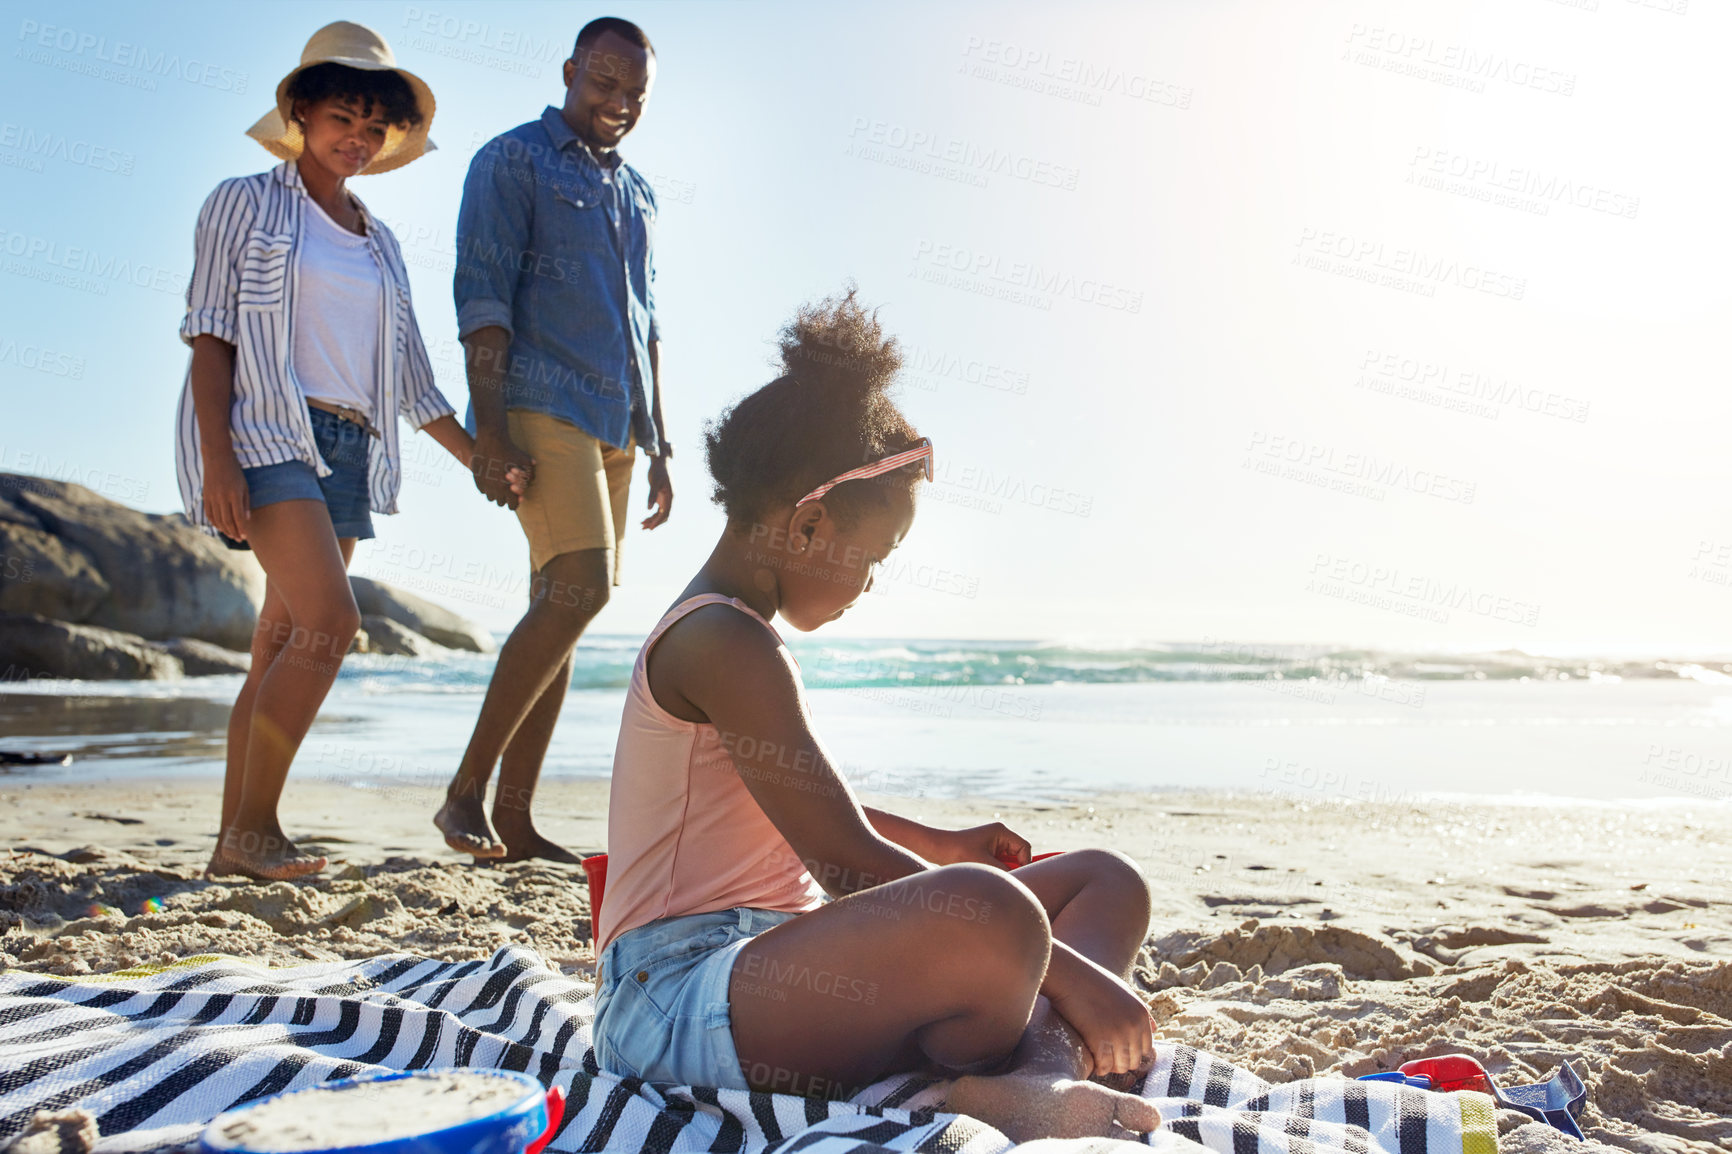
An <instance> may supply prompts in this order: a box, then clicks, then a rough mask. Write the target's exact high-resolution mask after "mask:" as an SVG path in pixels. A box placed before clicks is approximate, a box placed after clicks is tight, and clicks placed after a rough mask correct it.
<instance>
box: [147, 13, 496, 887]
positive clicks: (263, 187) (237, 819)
mask: <svg viewBox="0 0 1732 1154" xmlns="http://www.w3.org/2000/svg"><path fill="white" fill-rule="evenodd" d="M433 107H434V105H433V93H432V92H431V91H429V89H428V88H427V85H426V84H424V83H423V82H422V81H421V79H420V78H419V77H417V76H415V75H414V74H412V73H410V72H406V71H404V70H403V69H401V68H398V67H397V66H396V62H395V59H394V58H393V57H392V55H391V49H390V47H389V46H388V45H387V44H386V43H385V41H384V39H383V38H381V37H380V36H379V34H378V33H376V32H374V31H373V30H372V29H370V28H365V27H363V26H361V25H359V24H351V23H348V22H347V21H339V22H337V23H335V24H329V25H326V26H325V27H324V28H321V29H319V31H317V32H315V33H314V34H313V36H312V39H310V40H308V41H307V47H306V50H305V51H304V52H302V53H301V63H300V66H299V67H298V68H296V69H294V70H293V71H292V72H290V73H289V74H288V75H287V76H285V77H284V78H283V81H282V83H281V84H279V85H278V86H277V106H276V108H275V109H273V110H272V111H270V112H268V113H266V114H265V115H264V117H262V118H261V119H260V120H259V122H258V123H257V124H254V125H253V126H252V128H250V129H248V135H250V136H252V137H253V138H254V139H255V140H257V141H258V142H259V143H260V144H262V145H264V146H265V148H266V149H268V150H269V151H270V152H271V153H273V154H274V155H276V156H278V157H281V158H282V160H283V163H282V164H280V165H278V166H277V167H276V168H274V169H272V170H270V171H269V172H264V173H259V174H257V175H255V176H244V177H235V178H232V179H229V180H225V181H223V182H222V183H221V184H219V185H218V186H217V188H216V191H215V192H213V193H211V195H210V197H209V198H208V199H207V200H206V201H205V203H204V207H203V208H202V209H201V210H200V212H199V217H198V226H197V231H196V251H195V256H194V264H193V274H192V283H191V285H190V286H189V287H188V289H187V312H186V319H185V320H184V321H183V322H182V324H181V329H180V334H181V339H183V340H184V341H186V342H187V343H188V344H189V345H191V346H192V360H191V364H190V366H189V368H188V371H187V380H186V385H185V388H184V390H183V391H182V395H181V403H180V412H179V417H178V420H177V424H178V437H177V439H176V469H177V472H178V474H179V480H180V489H181V498H182V500H183V501H184V503H185V506H186V511H187V515H188V516H189V517H190V518H191V519H192V520H193V521H194V522H195V523H197V524H199V525H202V526H205V527H207V528H208V529H211V530H214V531H215V532H217V533H219V534H221V535H222V537H223V538H224V539H225V540H226V541H227V542H228V543H229V545H230V547H231V548H240V549H245V548H251V549H252V550H253V552H254V553H255V554H257V556H258V559H259V563H260V564H261V565H262V566H263V567H264V570H265V576H266V578H267V580H266V586H265V600H264V605H263V606H262V608H261V609H260V611H259V624H258V630H257V632H256V633H255V634H254V637H253V645H252V658H253V663H252V671H251V672H250V673H248V675H247V679H246V683H245V684H244V685H243V686H242V687H241V692H240V696H239V697H238V698H237V699H236V700H235V706H234V711H233V713H232V714H231V716H230V719H229V729H228V765H227V772H226V775H225V777H224V781H223V807H222V830H221V835H220V837H219V839H218V843H217V848H216V852H215V853H214V854H213V855H212V857H211V862H210V872H211V873H213V874H244V875H248V876H251V877H258V878H292V877H299V876H302V875H304V874H309V873H315V872H317V871H318V870H320V869H322V868H324V865H325V859H324V858H322V857H319V856H316V855H313V854H308V853H303V852H301V851H299V850H298V849H297V848H296V847H295V845H294V843H293V842H292V841H290V840H289V838H288V836H287V835H286V834H284V832H283V829H282V826H281V825H280V824H279V823H278V820H277V801H278V799H279V797H280V796H281V795H282V790H283V782H284V780H285V779H286V777H287V776H288V771H289V764H290V762H291V761H293V759H294V756H295V751H296V750H297V749H298V748H299V746H300V743H301V740H302V738H303V737H305V735H306V733H307V730H308V728H309V727H310V726H311V725H312V722H313V718H314V716H315V715H316V714H317V713H318V710H319V706H320V704H321V703H322V702H323V701H324V699H325V694H326V693H327V692H328V691H329V690H330V688H331V683H332V681H334V680H335V678H336V676H337V669H338V666H340V665H341V664H342V660H343V655H344V654H345V653H346V652H347V651H348V648H349V645H350V643H351V642H352V641H353V639H354V636H355V632H356V630H357V629H358V628H359V624H360V615H359V613H358V612H357V610H356V607H355V599H354V595H353V594H352V593H351V592H350V589H349V582H348V577H347V572H346V570H347V567H348V563H349V558H350V556H351V555H352V553H353V550H354V547H355V542H356V541H357V540H359V539H362V538H368V537H372V536H373V527H372V518H371V514H372V513H395V512H396V511H397V490H398V487H399V483H400V479H401V472H400V468H399V464H398V448H397V431H398V430H397V421H396V418H397V417H398V416H402V417H404V418H406V419H407V420H409V422H410V423H411V424H413V425H415V426H416V427H418V428H421V429H424V430H426V431H427V432H428V433H430V434H432V436H433V437H434V439H435V440H437V441H438V442H439V443H440V444H441V445H443V446H444V447H445V448H446V449H448V450H449V451H450V452H451V454H452V455H453V456H455V457H456V458H457V459H458V460H459V461H461V462H463V464H464V466H465V467H467V466H468V465H469V462H470V457H471V456H472V454H473V450H474V443H473V441H472V440H471V439H470V437H469V434H468V433H467V432H465V431H464V429H463V427H462V426H461V425H459V424H458V423H457V421H456V419H455V417H454V416H453V415H452V413H453V410H452V408H451V405H450V404H449V403H448V402H447V401H446V400H445V398H444V397H443V396H442V395H440V392H439V390H438V388H437V387H435V385H434V383H433V371H432V367H431V365H430V364H429V362H428V359H427V351H426V348H425V346H424V345H423V344H422V341H421V334H420V331H419V330H418V328H417V327H416V322H415V314H414V311H413V309H412V308H411V306H410V302H409V281H408V274H407V272H406V271H405V269H404V266H403V258H402V254H401V252H400V251H399V249H398V247H397V240H396V238H395V237H393V236H392V235H391V231H390V230H389V229H388V228H386V227H385V226H384V225H383V224H381V223H380V222H379V221H378V220H377V219H376V218H374V217H373V216H372V215H371V214H369V213H368V212H367V210H366V208H365V207H363V206H362V204H361V202H360V201H359V200H357V199H355V197H354V195H353V194H352V193H350V192H349V191H348V190H347V188H346V187H345V183H346V181H347V180H348V178H349V177H351V176H361V175H370V174H372V173H376V172H388V171H390V170H391V169H393V168H399V167H401V166H403V165H405V164H408V163H409V162H410V161H412V160H414V159H415V158H416V157H418V156H421V155H422V154H424V153H426V152H429V151H431V150H432V149H433V142H432V141H430V140H429V139H428V138H427V129H428V126H429V125H430V124H431V123H432V120H433Z"/></svg>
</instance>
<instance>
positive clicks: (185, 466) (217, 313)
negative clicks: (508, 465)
mask: <svg viewBox="0 0 1732 1154" xmlns="http://www.w3.org/2000/svg"><path fill="white" fill-rule="evenodd" d="M307 199H308V196H307V190H306V186H305V185H304V184H303V183H302V182H301V172H300V169H299V168H298V167H297V166H296V165H295V163H294V162H293V161H285V162H284V163H282V164H280V165H278V166H277V167H276V168H273V169H271V170H270V171H269V172H261V173H258V174H257V175H254V176H239V177H234V178H233V179H230V180H225V181H223V182H222V183H221V184H219V185H217V187H216V191H215V192H213V193H211V194H210V196H209V198H208V199H206V200H205V202H204V207H203V208H202V209H200V210H199V214H198V228H197V232H196V234H195V237H196V248H195V252H194V255H193V268H192V283H191V284H189V285H188V286H187V290H186V319H185V320H183V321H182V322H181V326H180V337H181V340H183V341H185V342H186V343H187V344H189V345H190V344H192V342H193V338H194V337H196V336H199V335H200V334H209V335H210V336H213V337H217V338H218V339H220V340H223V341H227V342H228V343H229V344H231V345H233V346H234V347H235V380H234V401H233V404H232V405H231V406H230V408H229V433H230V436H231V438H232V439H233V442H234V448H235V456H236V457H237V458H238V459H239V461H240V464H241V467H242V468H244V469H251V468H256V467H258V466H260V465H275V464H279V463H281V462H284V461H305V462H306V463H307V464H309V465H311V466H312V467H313V468H314V470H316V471H317V472H318V475H319V476H321V477H324V476H329V475H330V472H331V469H330V466H329V465H327V464H325V461H324V458H322V457H321V456H320V455H319V450H318V446H317V445H316V444H315V443H314V441H313V424H312V419H311V418H310V417H309V416H308V415H307V400H306V397H305V396H304V395H303V394H302V392H301V386H300V384H299V382H297V381H296V380H295V376H294V372H293V370H292V368H291V366H290V355H289V354H290V349H291V348H292V346H293V336H294V329H293V325H294V318H295V293H296V290H297V287H298V281H299V278H298V276H297V273H298V271H299V268H300V256H301V246H302V238H303V235H304V234H303V231H302V223H303V221H304V219H305V215H306V213H307V211H308V209H307ZM357 204H359V202H358V201H357ZM361 216H362V218H363V219H364V220H365V221H366V226H367V247H368V249H369V251H371V253H372V254H373V259H374V260H375V261H377V262H378V264H379V268H380V270H381V273H382V275H383V280H384V292H383V293H381V294H380V300H381V302H382V305H381V310H380V316H379V325H380V335H381V338H382V339H381V340H380V341H379V366H378V371H377V372H376V373H375V374H374V382H375V383H374V388H375V389H376V390H377V394H376V396H375V398H374V405H373V411H374V412H375V413H376V414H378V417H377V418H376V419H377V421H378V424H379V431H380V437H379V439H378V440H377V441H376V442H375V443H374V444H373V446H372V452H371V453H370V460H369V461H368V496H369V498H370V504H371V505H372V508H373V511H374V512H375V513H395V512H396V511H397V490H398V488H399V487H400V486H401V484H402V470H401V466H400V465H399V463H398V450H397V431H398V424H397V422H396V421H395V420H392V419H391V414H393V413H400V414H402V416H404V417H406V418H407V419H408V420H409V421H410V423H411V424H413V425H414V426H415V427H416V428H420V427H421V426H423V425H425V424H427V423H428V422H429V421H433V420H437V419H438V418H439V417H443V416H446V415H448V414H451V413H453V412H454V411H455V410H453V409H452V407H451V404H450V402H449V401H447V400H446V399H445V397H444V395H443V394H441V393H440V392H439V388H438V386H436V385H435V384H434V383H433V366H432V364H431V363H430V362H429V361H428V359H427V347H426V346H425V345H424V344H423V343H422V341H421V330H420V328H419V327H418V326H417V325H416V322H415V310H414V308H413V307H412V306H411V305H410V303H409V274H408V271H407V270H406V269H405V268H404V266H403V254H402V252H401V250H400V249H399V248H398V247H397V238H396V237H395V236H392V235H391V230H390V229H388V228H386V227H385V226H384V225H383V224H381V223H380V222H379V220H378V219H377V218H376V217H374V216H373V215H372V214H370V213H369V212H367V210H366V209H365V208H364V207H363V208H361ZM175 424H176V429H177V434H178V435H177V436H176V438H175V471H176V473H177V474H178V475H179V479H180V496H181V501H182V502H183V503H184V504H185V506H186V513H187V516H188V517H189V518H191V519H192V521H193V523H194V524H197V525H201V526H204V527H206V528H210V521H209V519H208V518H206V516H205V512H204V459H203V457H202V456H201V455H200V453H199V439H198V415H197V413H196V412H195V410H194V407H193V400H192V365H191V363H190V361H189V362H188V365H187V376H186V384H185V385H184V387H183V388H182V390H181V398H180V412H179V415H178V416H177V418H176V422H175Z"/></svg>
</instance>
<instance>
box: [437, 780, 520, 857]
mask: <svg viewBox="0 0 1732 1154" xmlns="http://www.w3.org/2000/svg"><path fill="white" fill-rule="evenodd" d="M433 824H434V825H436V826H438V827H439V832H440V833H442V834H444V835H445V844H446V845H448V846H450V847H451V848H452V849H454V850H456V851H457V852H458V853H466V854H473V855H474V856H476V857H478V858H496V857H504V856H505V854H506V848H505V843H504V842H502V841H500V840H499V837H498V835H497V834H495V833H494V832H493V826H491V825H490V824H488V821H487V811H486V810H485V809H483V808H482V805H481V802H480V800H479V799H476V798H464V797H452V796H449V795H447V797H446V798H445V804H444V805H442V806H440V807H439V812H438V813H436V814H434V815H433Z"/></svg>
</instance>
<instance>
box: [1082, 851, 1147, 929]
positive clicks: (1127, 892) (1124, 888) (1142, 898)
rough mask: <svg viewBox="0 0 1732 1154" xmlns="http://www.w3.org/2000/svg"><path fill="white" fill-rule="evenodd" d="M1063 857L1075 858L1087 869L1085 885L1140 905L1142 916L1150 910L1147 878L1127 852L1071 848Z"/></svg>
mask: <svg viewBox="0 0 1732 1154" xmlns="http://www.w3.org/2000/svg"><path fill="white" fill-rule="evenodd" d="M1066 856H1074V857H1076V858H1077V859H1079V861H1078V864H1079V865H1082V866H1083V867H1085V868H1086V869H1087V870H1088V877H1089V885H1090V886H1091V887H1092V886H1101V887H1104V888H1106V889H1107V890H1108V891H1109V892H1111V893H1112V894H1113V895H1114V896H1115V897H1117V898H1118V899H1119V900H1121V901H1123V902H1126V903H1132V904H1134V905H1135V906H1137V907H1140V908H1141V909H1142V911H1143V913H1144V915H1145V916H1147V915H1150V914H1152V913H1153V912H1154V899H1153V897H1152V895H1151V894H1150V892H1149V881H1148V879H1147V878H1145V877H1144V876H1143V871H1142V870H1141V869H1140V868H1139V867H1138V866H1137V863H1136V860H1135V859H1133V858H1132V857H1131V856H1130V855H1129V854H1123V853H1120V852H1119V851H1118V850H1115V849H1079V850H1072V851H1071V852H1070V854H1068V855H1066Z"/></svg>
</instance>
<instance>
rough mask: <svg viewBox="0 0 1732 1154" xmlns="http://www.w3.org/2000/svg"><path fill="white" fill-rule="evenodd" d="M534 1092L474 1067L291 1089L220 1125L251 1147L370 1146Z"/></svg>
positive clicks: (223, 1137) (225, 1137)
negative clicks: (467, 1070) (472, 1069)
mask: <svg viewBox="0 0 1732 1154" xmlns="http://www.w3.org/2000/svg"><path fill="white" fill-rule="evenodd" d="M528 1096H529V1092H528V1091H527V1090H526V1088H525V1087H524V1086H523V1085H522V1084H521V1083H519V1082H516V1081H513V1080H511V1079H508V1078H497V1077H492V1076H490V1075H486V1074H475V1073H444V1072H441V1073H437V1074H423V1075H418V1076H416V1077H413V1078H396V1079H392V1080H390V1081H382V1082H364V1083H362V1084H361V1085H358V1086H348V1087H343V1088H338V1089H324V1088H320V1089H319V1090H316V1091H314V1092H312V1093H306V1094H291V1095H288V1096H286V1097H283V1098H279V1099H277V1100H276V1101H274V1102H265V1103H262V1104H260V1105H258V1106H255V1107H252V1108H250V1109H245V1110H241V1111H238V1112H237V1113H236V1114H235V1116H234V1117H233V1118H230V1119H229V1120H227V1121H225V1122H222V1123H220V1124H219V1125H218V1127H217V1132H216V1137H217V1139H218V1141H220V1142H221V1143H222V1144H223V1145H226V1146H237V1147H242V1148H244V1149H247V1150H270V1151H294V1150H332V1149H338V1148H341V1147H346V1146H368V1145H372V1144H374V1143H377V1142H390V1141H393V1140H394V1139H398V1138H407V1137H410V1136H411V1135H415V1134H426V1133H430V1132H432V1131H435V1130H444V1129H446V1128H448V1127H451V1126H456V1125H460V1124H461V1123H464V1122H472V1121H474V1120H475V1119H477V1118H485V1117H487V1116H488V1115H490V1114H497V1113H499V1112H500V1111H502V1110H505V1109H508V1108H509V1107H511V1106H514V1105H516V1104H517V1103H518V1102H521V1101H523V1100H524V1098H526V1097H528Z"/></svg>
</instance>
